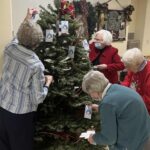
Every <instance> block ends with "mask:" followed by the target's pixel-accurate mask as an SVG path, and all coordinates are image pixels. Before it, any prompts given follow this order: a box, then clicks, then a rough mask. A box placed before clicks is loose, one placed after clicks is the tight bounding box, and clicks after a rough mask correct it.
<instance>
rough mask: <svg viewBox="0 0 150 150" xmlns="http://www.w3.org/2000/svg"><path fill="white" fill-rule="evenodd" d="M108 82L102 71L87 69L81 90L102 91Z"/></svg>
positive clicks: (88, 91) (89, 91) (87, 91)
mask: <svg viewBox="0 0 150 150" xmlns="http://www.w3.org/2000/svg"><path fill="white" fill-rule="evenodd" d="M108 83H109V81H108V79H107V78H106V77H105V76H104V74H103V73H101V72H99V71H93V70H91V71H89V72H88V73H87V74H86V75H85V76H84V78H83V82H82V90H83V91H84V92H85V93H88V94H89V93H91V92H100V93H102V92H103V91H104V89H105V87H106V86H107V84H108Z"/></svg>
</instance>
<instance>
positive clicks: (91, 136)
mask: <svg viewBox="0 0 150 150" xmlns="http://www.w3.org/2000/svg"><path fill="white" fill-rule="evenodd" d="M87 140H88V142H89V143H90V144H93V143H94V140H93V134H91V135H90V136H89V138H88V139H87Z"/></svg>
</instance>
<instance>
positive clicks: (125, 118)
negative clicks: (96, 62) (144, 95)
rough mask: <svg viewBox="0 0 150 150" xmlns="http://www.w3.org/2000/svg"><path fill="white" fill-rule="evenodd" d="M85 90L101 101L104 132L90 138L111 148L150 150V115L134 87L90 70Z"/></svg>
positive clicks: (84, 79) (83, 85)
mask: <svg viewBox="0 0 150 150" xmlns="http://www.w3.org/2000/svg"><path fill="white" fill-rule="evenodd" d="M82 88H83V91H84V92H86V93H87V94H89V95H90V96H91V98H93V99H95V100H96V101H99V102H100V103H99V107H98V110H99V114H100V118H101V131H100V132H98V131H96V133H95V134H93V135H92V134H91V135H90V137H89V138H88V141H89V143H91V144H100V145H108V146H109V149H110V150H149V149H150V145H149V138H150V128H149V127H150V118H149V114H148V112H147V110H146V108H145V105H144V103H143V101H142V99H141V97H140V96H139V95H138V94H137V93H136V92H135V91H134V90H132V89H129V88H126V87H123V86H121V85H118V84H110V83H109V81H108V79H107V78H106V77H105V76H104V75H103V74H102V73H100V72H99V71H90V72H88V73H87V74H86V75H85V76H84V78H83V82H82Z"/></svg>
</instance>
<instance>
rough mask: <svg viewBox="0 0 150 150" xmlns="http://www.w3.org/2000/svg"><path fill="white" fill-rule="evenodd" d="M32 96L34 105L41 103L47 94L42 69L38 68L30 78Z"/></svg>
mask: <svg viewBox="0 0 150 150" xmlns="http://www.w3.org/2000/svg"><path fill="white" fill-rule="evenodd" d="M32 80H33V81H32V96H33V101H34V103H35V104H39V103H42V102H43V101H44V99H45V97H46V95H47V94H48V88H47V87H44V84H45V77H44V73H43V69H42V68H38V69H37V70H36V72H35V74H34V75H33V78H32Z"/></svg>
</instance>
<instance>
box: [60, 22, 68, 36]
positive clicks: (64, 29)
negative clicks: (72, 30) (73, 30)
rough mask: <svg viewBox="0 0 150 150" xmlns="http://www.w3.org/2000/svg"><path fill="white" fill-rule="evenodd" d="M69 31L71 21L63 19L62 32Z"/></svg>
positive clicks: (66, 32)
mask: <svg viewBox="0 0 150 150" xmlns="http://www.w3.org/2000/svg"><path fill="white" fill-rule="evenodd" d="M68 31H69V22H68V21H61V33H62V34H68Z"/></svg>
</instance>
